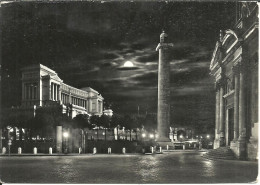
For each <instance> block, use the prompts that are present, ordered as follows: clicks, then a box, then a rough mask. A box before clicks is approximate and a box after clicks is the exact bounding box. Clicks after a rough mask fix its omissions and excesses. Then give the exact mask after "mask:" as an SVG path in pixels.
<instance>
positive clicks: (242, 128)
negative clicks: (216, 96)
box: [239, 69, 246, 140]
mask: <svg viewBox="0 0 260 185" xmlns="http://www.w3.org/2000/svg"><path fill="white" fill-rule="evenodd" d="M244 80H245V74H244V70H243V69H242V70H241V72H240V88H239V140H244V139H245V136H246V126H245V114H246V107H245V98H246V97H245V81H244Z"/></svg>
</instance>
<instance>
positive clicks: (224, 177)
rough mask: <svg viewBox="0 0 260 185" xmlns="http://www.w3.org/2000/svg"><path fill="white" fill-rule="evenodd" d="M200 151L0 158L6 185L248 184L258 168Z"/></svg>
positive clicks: (244, 162)
mask: <svg viewBox="0 0 260 185" xmlns="http://www.w3.org/2000/svg"><path fill="white" fill-rule="evenodd" d="M201 154H202V153H199V152H197V153H196V152H171V153H165V154H157V155H113V154H112V155H101V154H100V155H95V156H93V155H82V156H20V157H7V156H1V157H0V174H1V176H0V178H1V180H2V181H3V182H6V183H102V184H105V183H241V182H243V183H247V182H252V181H255V180H256V177H257V174H258V168H257V167H258V165H257V163H256V162H248V161H227V160H218V161H212V160H207V159H204V158H201V156H200V155H201Z"/></svg>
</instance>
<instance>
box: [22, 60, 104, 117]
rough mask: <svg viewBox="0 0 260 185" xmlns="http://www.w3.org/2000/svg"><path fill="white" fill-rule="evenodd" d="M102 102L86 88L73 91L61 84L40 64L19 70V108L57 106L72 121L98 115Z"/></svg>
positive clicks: (70, 87)
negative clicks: (78, 116) (84, 116)
mask: <svg viewBox="0 0 260 185" xmlns="http://www.w3.org/2000/svg"><path fill="white" fill-rule="evenodd" d="M103 100H104V98H103V97H102V96H101V94H100V93H99V92H97V91H96V90H94V89H92V88H90V87H86V88H82V89H77V88H75V87H72V86H70V85H67V84H65V83H64V82H63V80H61V79H60V78H59V76H58V74H57V73H56V72H55V71H53V70H52V69H50V68H48V67H46V66H44V65H42V64H37V65H33V66H29V67H25V68H23V69H22V103H21V108H22V109H28V110H29V111H30V110H31V109H32V108H33V107H35V108H36V109H37V107H41V106H57V107H61V110H62V113H66V114H67V115H68V116H70V117H72V118H73V117H75V116H76V115H77V114H89V115H102V114H103Z"/></svg>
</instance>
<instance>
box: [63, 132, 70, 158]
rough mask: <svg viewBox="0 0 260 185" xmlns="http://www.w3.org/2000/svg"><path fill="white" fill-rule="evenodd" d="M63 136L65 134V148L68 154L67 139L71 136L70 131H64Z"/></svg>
mask: <svg viewBox="0 0 260 185" xmlns="http://www.w3.org/2000/svg"><path fill="white" fill-rule="evenodd" d="M63 136H64V138H65V139H64V140H65V149H64V153H65V154H67V153H68V148H67V140H68V137H69V133H68V132H64V133H63Z"/></svg>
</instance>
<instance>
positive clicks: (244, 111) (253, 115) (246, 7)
mask: <svg viewBox="0 0 260 185" xmlns="http://www.w3.org/2000/svg"><path fill="white" fill-rule="evenodd" d="M237 7H238V8H237V16H236V18H237V20H236V24H235V27H234V28H233V29H228V30H226V31H225V32H223V33H222V32H220V38H219V41H217V43H216V47H215V50H214V53H213V57H212V60H211V64H210V70H211V74H212V75H213V76H214V77H215V84H216V121H215V141H214V148H219V147H221V146H230V148H231V149H232V150H233V151H234V153H235V154H236V156H237V157H238V158H241V159H245V158H248V159H256V158H257V155H258V154H257V151H258V144H257V143H258V50H259V47H258V41H259V40H258V27H259V24H258V6H257V3H255V2H243V3H237Z"/></svg>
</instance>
